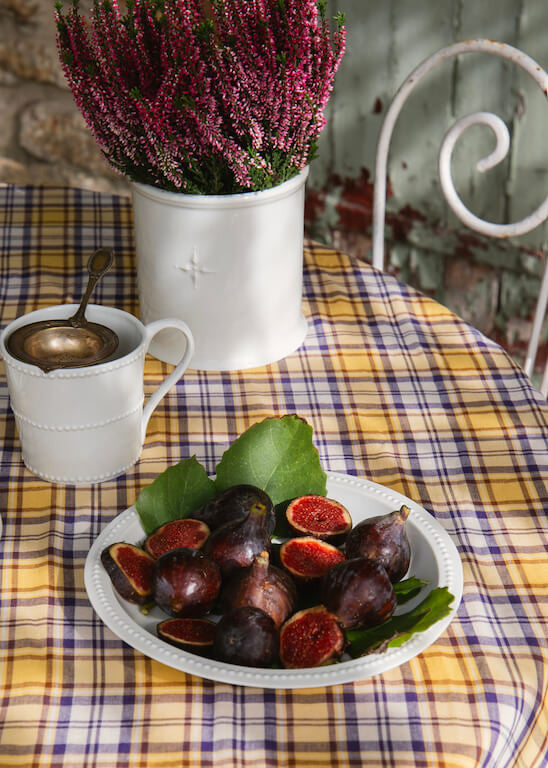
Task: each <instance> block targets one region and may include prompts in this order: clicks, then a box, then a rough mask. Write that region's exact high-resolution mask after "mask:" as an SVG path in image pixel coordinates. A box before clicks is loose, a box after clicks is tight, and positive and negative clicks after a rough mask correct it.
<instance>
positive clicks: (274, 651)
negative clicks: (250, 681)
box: [213, 605, 280, 667]
mask: <svg viewBox="0 0 548 768" xmlns="http://www.w3.org/2000/svg"><path fill="white" fill-rule="evenodd" d="M279 645H280V639H279V633H278V630H277V629H276V625H275V624H274V622H273V621H272V619H271V618H270V616H268V614H266V613H265V612H264V611H261V610H260V609H259V608H253V607H251V606H250V605H244V606H241V607H240V608H237V609H236V610H235V611H232V613H227V614H225V615H224V616H223V617H222V618H221V620H220V621H219V623H218V624H217V629H216V631H215V637H214V638H213V650H214V654H215V657H216V658H217V659H219V660H220V661H227V662H229V663H230V664H241V665H244V666H246V667H268V666H270V664H272V662H273V661H274V660H275V659H276V657H277V655H278V650H279Z"/></svg>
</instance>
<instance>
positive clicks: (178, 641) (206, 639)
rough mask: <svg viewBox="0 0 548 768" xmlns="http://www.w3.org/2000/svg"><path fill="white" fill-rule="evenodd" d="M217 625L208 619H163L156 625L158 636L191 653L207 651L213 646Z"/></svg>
mask: <svg viewBox="0 0 548 768" xmlns="http://www.w3.org/2000/svg"><path fill="white" fill-rule="evenodd" d="M216 628H217V625H216V624H215V622H214V621H209V619H193V618H186V619H165V620H164V621H161V622H160V623H159V624H158V626H157V627H156V632H157V634H158V637H160V638H161V639H162V640H165V641H166V642H167V643H170V644H171V645H174V646H176V647H177V648H182V649H183V650H185V651H192V652H193V653H200V654H203V653H208V652H209V651H210V650H211V649H212V647H213V637H214V635H215V630H216Z"/></svg>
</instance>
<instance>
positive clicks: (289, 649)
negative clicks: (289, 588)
mask: <svg viewBox="0 0 548 768" xmlns="http://www.w3.org/2000/svg"><path fill="white" fill-rule="evenodd" d="M344 644H345V641H344V634H343V632H342V630H341V628H340V626H339V623H338V621H337V618H336V617H335V616H334V615H333V614H332V613H330V612H329V611H328V610H327V608H325V606H323V605H316V606H314V607H313V608H306V609H305V610H303V611H299V612H298V613H296V614H294V615H293V616H292V617H291V618H290V619H288V620H287V621H286V622H285V624H284V625H283V626H282V628H281V631H280V659H281V662H282V664H283V665H284V667H286V668H287V669H303V668H305V667H322V666H325V665H326V664H331V663H333V662H334V661H337V660H338V659H339V658H340V656H341V654H342V652H343V650H344Z"/></svg>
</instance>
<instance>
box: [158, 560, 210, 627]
mask: <svg viewBox="0 0 548 768" xmlns="http://www.w3.org/2000/svg"><path fill="white" fill-rule="evenodd" d="M153 562H154V570H153V577H152V590H153V594H154V599H155V601H156V603H157V604H158V605H159V606H160V608H163V610H164V611H165V612H166V613H168V614H170V615H171V616H173V617H174V618H185V617H187V616H190V617H192V618H195V617H197V618H199V617H200V616H204V615H205V614H206V613H207V612H208V611H210V610H211V609H212V607H213V605H214V603H215V601H216V600H217V597H218V595H219V591H220V589H221V572H220V571H219V568H218V567H217V564H216V563H214V562H213V560H211V559H210V558H208V557H206V556H205V555H204V553H203V552H202V551H201V550H199V549H190V547H182V548H180V549H172V550H171V551H170V552H166V553H165V555H162V556H161V557H159V558H158V560H154V561H153Z"/></svg>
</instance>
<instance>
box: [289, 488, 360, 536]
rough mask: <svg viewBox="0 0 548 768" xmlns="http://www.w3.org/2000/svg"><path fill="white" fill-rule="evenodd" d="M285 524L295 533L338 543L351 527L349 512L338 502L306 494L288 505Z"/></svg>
mask: <svg viewBox="0 0 548 768" xmlns="http://www.w3.org/2000/svg"><path fill="white" fill-rule="evenodd" d="M285 514H286V518H287V522H288V523H289V525H290V526H291V528H292V529H293V530H295V531H296V532H297V533H303V534H307V535H309V536H315V537H316V538H318V539H329V540H334V541H340V540H342V538H344V536H345V535H346V533H347V532H348V531H349V530H350V528H351V527H352V518H351V517H350V513H349V511H348V510H347V509H346V507H345V506H343V505H342V504H341V503H340V502H339V501H335V500H334V499H328V498H326V497H325V496H318V495H316V494H308V495H306V496H300V497H299V498H297V499H293V501H292V502H291V503H290V504H289V506H288V507H287V510H286V513H285Z"/></svg>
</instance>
